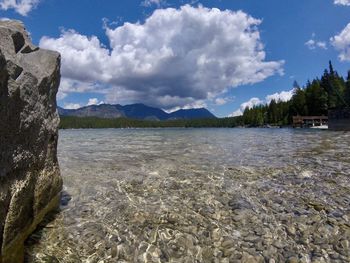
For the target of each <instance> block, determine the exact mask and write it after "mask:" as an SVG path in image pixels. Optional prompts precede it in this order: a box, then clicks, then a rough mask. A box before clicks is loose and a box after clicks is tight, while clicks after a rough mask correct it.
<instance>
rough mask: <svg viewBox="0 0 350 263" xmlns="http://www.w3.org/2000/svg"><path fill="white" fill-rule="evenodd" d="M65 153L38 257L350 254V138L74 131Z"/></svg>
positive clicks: (306, 258) (255, 132) (35, 246)
mask: <svg viewBox="0 0 350 263" xmlns="http://www.w3.org/2000/svg"><path fill="white" fill-rule="evenodd" d="M58 151H59V162H60V166H61V173H62V176H63V179H64V192H65V195H64V196H63V201H62V207H61V209H62V210H61V212H60V213H59V214H58V215H56V217H55V219H54V220H53V221H51V222H50V223H48V224H47V225H45V226H44V227H43V228H42V229H40V230H39V231H37V232H36V233H35V234H34V235H33V236H32V238H31V239H30V240H29V242H28V246H27V253H28V261H29V262H285V261H287V260H290V262H298V260H300V262H349V261H350V246H349V241H350V177H349V175H350V133H341V132H327V131H309V130H290V129H124V130H122V129H119V130H118V129H101V130H62V131H60V139H59V147H58ZM70 198H71V200H70V201H69V202H68V200H69V199H70ZM293 260H294V261H293Z"/></svg>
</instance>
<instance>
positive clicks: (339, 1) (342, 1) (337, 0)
mask: <svg viewBox="0 0 350 263" xmlns="http://www.w3.org/2000/svg"><path fill="white" fill-rule="evenodd" d="M334 4H336V5H346V6H350V0H334Z"/></svg>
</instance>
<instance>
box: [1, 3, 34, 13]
mask: <svg viewBox="0 0 350 263" xmlns="http://www.w3.org/2000/svg"><path fill="white" fill-rule="evenodd" d="M39 2H40V0H0V9H2V10H5V11H6V10H8V9H14V10H15V11H16V12H17V13H19V14H21V15H22V16H26V15H28V13H29V12H30V11H32V9H33V8H35V7H36V6H37V5H38V4H39Z"/></svg>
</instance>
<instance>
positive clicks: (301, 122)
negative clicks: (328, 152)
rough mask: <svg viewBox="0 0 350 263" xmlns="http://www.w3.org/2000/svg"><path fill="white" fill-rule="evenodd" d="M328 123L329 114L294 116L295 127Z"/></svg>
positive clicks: (317, 125) (319, 125) (318, 125)
mask: <svg viewBox="0 0 350 263" xmlns="http://www.w3.org/2000/svg"><path fill="white" fill-rule="evenodd" d="M327 125H328V117H327V116H293V128H311V127H322V126H327Z"/></svg>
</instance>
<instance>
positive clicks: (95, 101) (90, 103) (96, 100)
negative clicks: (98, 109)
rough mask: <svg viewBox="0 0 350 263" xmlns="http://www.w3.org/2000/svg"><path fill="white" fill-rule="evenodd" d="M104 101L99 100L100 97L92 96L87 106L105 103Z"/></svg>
mask: <svg viewBox="0 0 350 263" xmlns="http://www.w3.org/2000/svg"><path fill="white" fill-rule="evenodd" d="M103 103H104V102H103V101H99V100H98V98H90V99H89V101H88V103H87V104H86V106H91V105H100V104H103Z"/></svg>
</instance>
